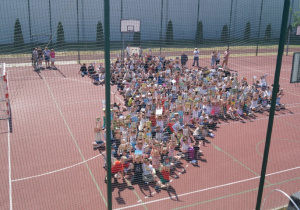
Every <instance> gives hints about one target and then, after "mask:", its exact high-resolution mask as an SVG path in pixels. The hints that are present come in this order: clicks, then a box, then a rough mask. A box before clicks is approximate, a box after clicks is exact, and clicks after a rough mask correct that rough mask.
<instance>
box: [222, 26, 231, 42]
mask: <svg viewBox="0 0 300 210" xmlns="http://www.w3.org/2000/svg"><path fill="white" fill-rule="evenodd" d="M228 37H229V35H228V26H227V25H224V26H223V28H222V33H221V42H223V43H228V40H229V39H228Z"/></svg>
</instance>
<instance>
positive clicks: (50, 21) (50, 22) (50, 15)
mask: <svg viewBox="0 0 300 210" xmlns="http://www.w3.org/2000/svg"><path fill="white" fill-rule="evenodd" d="M49 25H50V37H49V38H50V39H51V40H50V43H51V42H52V37H53V34H52V14H51V0H49Z"/></svg>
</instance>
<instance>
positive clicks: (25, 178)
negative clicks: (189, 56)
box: [12, 103, 300, 182]
mask: <svg viewBox="0 0 300 210" xmlns="http://www.w3.org/2000/svg"><path fill="white" fill-rule="evenodd" d="M295 104H300V103H295ZM296 107H299V106H296ZM299 114H300V113H295V114H286V115H280V116H275V118H277V117H288V116H293V115H299ZM265 119H269V117H264V118H259V119H254V120H253V121H258V120H265ZM232 123H239V122H232ZM232 123H221V124H219V125H222V126H223V125H229V124H232ZM104 153H105V152H104ZM99 156H101V154H99V155H96V156H94V157H92V158H90V159H87V160H85V161H82V162H80V163H76V164H74V165H71V166H67V167H64V168H61V169H57V170H54V171H50V172H47V173H43V174H39V175H34V176H29V177H24V178H19V179H14V180H12V182H18V181H23V180H27V179H32V178H37V177H41V176H45V175H49V174H53V173H57V172H60V171H64V170H66V169H69V168H73V167H75V166H78V165H81V164H83V163H85V162H88V161H90V160H93V159H95V158H97V157H99ZM187 167H188V165H187Z"/></svg>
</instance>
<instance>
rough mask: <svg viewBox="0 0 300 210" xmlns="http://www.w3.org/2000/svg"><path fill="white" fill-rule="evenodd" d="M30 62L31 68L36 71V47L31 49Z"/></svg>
mask: <svg viewBox="0 0 300 210" xmlns="http://www.w3.org/2000/svg"><path fill="white" fill-rule="evenodd" d="M31 61H32V66H33V68H34V70H36V69H37V65H38V52H37V48H36V47H34V48H33V51H32V55H31Z"/></svg>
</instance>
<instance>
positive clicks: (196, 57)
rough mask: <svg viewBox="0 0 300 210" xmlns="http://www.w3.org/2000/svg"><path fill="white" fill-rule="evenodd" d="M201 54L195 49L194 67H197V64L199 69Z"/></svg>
mask: <svg viewBox="0 0 300 210" xmlns="http://www.w3.org/2000/svg"><path fill="white" fill-rule="evenodd" d="M199 54H200V52H199V50H198V48H195V51H194V62H193V66H195V63H197V67H199Z"/></svg>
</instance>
